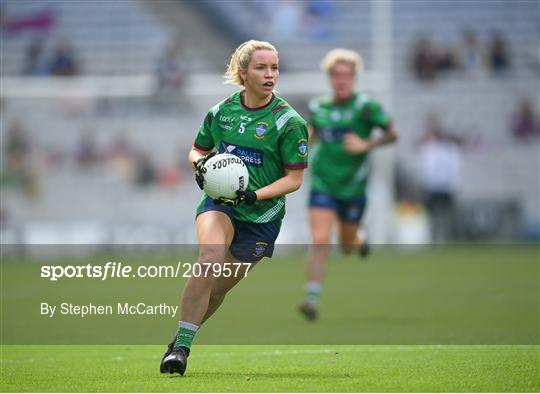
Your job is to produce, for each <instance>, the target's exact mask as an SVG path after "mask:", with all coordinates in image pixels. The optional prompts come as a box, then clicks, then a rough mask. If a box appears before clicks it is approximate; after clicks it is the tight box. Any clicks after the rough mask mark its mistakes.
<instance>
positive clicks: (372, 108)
mask: <svg viewBox="0 0 540 394" xmlns="http://www.w3.org/2000/svg"><path fill="white" fill-rule="evenodd" d="M362 117H363V118H364V120H366V121H367V122H369V123H370V124H371V125H373V126H377V127H381V128H386V127H388V125H389V124H390V122H391V121H392V120H391V119H390V116H388V114H387V113H386V112H384V110H383V108H382V106H381V105H380V104H379V103H377V102H376V101H370V102H368V103H366V105H365V106H364V108H363V110H362Z"/></svg>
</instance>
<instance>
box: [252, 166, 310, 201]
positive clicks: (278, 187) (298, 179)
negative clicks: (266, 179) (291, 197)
mask: <svg viewBox="0 0 540 394" xmlns="http://www.w3.org/2000/svg"><path fill="white" fill-rule="evenodd" d="M303 179H304V170H303V169H299V170H288V169H287V170H285V176H284V177H283V178H280V179H278V180H277V181H275V182H274V183H271V184H270V185H267V186H265V187H262V188H260V189H259V190H257V191H256V192H255V193H256V194H257V199H258V200H266V199H269V198H273V197H279V196H284V195H285V194H289V193H292V192H295V191H297V190H298V189H300V186H302V180H303Z"/></svg>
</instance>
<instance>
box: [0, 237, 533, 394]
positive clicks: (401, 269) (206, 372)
mask: <svg viewBox="0 0 540 394" xmlns="http://www.w3.org/2000/svg"><path fill="white" fill-rule="evenodd" d="M291 253H292V254H289V255H288V254H279V253H278V255H277V256H276V257H275V258H274V259H272V260H271V261H268V260H266V261H264V262H263V263H261V265H260V266H259V267H256V268H255V269H254V270H253V272H251V273H250V274H249V276H248V278H247V279H246V280H245V281H242V283H240V285H239V286H238V288H236V289H234V290H233V292H232V293H231V294H230V296H228V298H227V299H226V301H225V303H224V305H223V307H222V309H220V310H219V311H218V312H217V313H216V315H215V316H213V317H212V319H211V320H210V321H209V322H208V324H207V325H205V326H203V327H202V329H201V331H200V333H199V334H198V335H197V337H196V339H195V346H194V348H193V352H192V356H191V357H190V359H189V365H188V370H187V375H186V376H185V377H183V378H181V377H179V376H173V377H171V376H164V375H161V374H160V373H159V361H160V358H161V356H162V354H163V351H164V350H165V345H166V344H167V343H168V342H169V341H170V339H171V337H172V335H173V333H174V332H175V330H176V324H177V319H176V318H160V319H158V318H148V317H145V318H122V319H120V318H114V319H113V318H111V319H105V318H101V317H95V318H94V317H87V318H85V319H80V318H74V317H65V318H59V319H49V318H46V317H43V316H40V315H39V302H42V301H47V302H59V301H70V302H87V301H89V300H91V301H93V302H113V301H117V300H118V299H119V298H121V299H125V300H128V299H133V300H143V301H147V302H156V303H157V302H162V301H164V300H166V301H168V302H171V303H174V302H178V298H179V294H180V291H181V289H182V287H183V281H182V280H178V279H174V278H173V279H153V280H146V279H144V280H142V279H141V280H111V281H97V282H96V281H92V280H85V279H80V280H65V281H59V282H56V283H51V282H47V281H44V280H43V279H41V278H39V264H35V263H34V262H30V261H26V260H25V261H24V262H22V261H20V260H16V259H11V258H9V259H7V258H6V259H4V260H3V261H2V265H1V268H2V272H1V275H0V276H1V281H2V288H1V290H2V297H1V298H2V300H1V304H2V309H1V318H0V325H1V328H2V330H1V331H2V332H1V334H2V337H1V339H2V346H1V347H0V350H1V355H0V359H1V363H0V366H1V386H0V391H2V392H6V391H7V392H10V391H13V392H22V391H26V392H36V391H37V392H40V391H45V392H115V391H120V392H122V391H124V392H148V391H151V392H156V391H157V392H159V391H164V392H166V391H169V392H194V391H195V392H196V391H203V392H226V391H250V392H272V391H274V392H276V391H277V392H284V391H286V392H291V391H293V392H294V391H308V392H317V391H318V392H324V391H326V392H328V391H330V392H336V391H338V392H339V391H343V392H355V391H371V392H373V391H375V392H385V391H422V392H437V391H445V392H471V391H492V392H502V391H514V392H523V391H527V392H538V391H540V346H539V343H540V340H539V336H540V308H539V305H540V281H539V278H540V276H539V272H540V269H539V268H540V253H539V248H538V247H535V246H528V247H525V246H513V247H503V246H470V245H468V246H467V245H461V246H453V247H445V248H424V249H414V250H408V251H403V250H391V249H389V250H376V251H375V253H374V255H373V256H372V257H370V259H369V262H362V261H361V260H359V259H358V258H357V257H355V256H351V257H342V256H341V255H339V254H336V253H334V254H332V257H331V261H330V263H329V265H328V278H327V281H326V283H325V288H324V292H323V298H322V305H321V306H322V310H321V320H320V321H318V322H317V323H315V324H310V323H307V322H305V321H304V320H303V319H302V318H301V317H300V316H299V314H298V313H297V311H296V307H297V305H298V303H299V302H300V301H301V300H302V298H303V297H304V292H303V289H302V287H303V283H304V272H303V271H304V270H303V262H304V259H305V248H304V252H303V253H302V248H300V251H299V250H296V251H294V250H293V251H291ZM152 256H153V260H148V261H145V262H146V263H168V262H170V261H171V259H170V258H169V257H163V256H161V257H159V256H157V255H152ZM122 257H123V258H122V259H121V260H122V261H124V262H129V263H135V262H136V261H135V259H134V257H133V255H129V254H126V255H125V256H122ZM10 259H11V261H10ZM100 260H101V259H100V258H96V257H94V258H93V261H100ZM172 261H174V260H172ZM53 262H54V260H53ZM85 262H88V260H87V259H79V260H72V261H67V263H70V264H81V263H85ZM60 343H62V344H66V345H59V344H60ZM83 343H84V344H93V345H85V346H83V345H80V344H83ZM122 343H124V344H123V345H121V344H122ZM45 344H48V345H45ZM67 344H72V345H67ZM148 344H154V345H148ZM155 344H161V345H155ZM456 344H458V345H460V346H454V345H456ZM499 344H504V346H499ZM477 345H481V346H477Z"/></svg>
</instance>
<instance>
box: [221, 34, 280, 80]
mask: <svg viewBox="0 0 540 394" xmlns="http://www.w3.org/2000/svg"><path fill="white" fill-rule="evenodd" d="M259 49H267V50H270V51H274V52H275V53H276V55H277V53H278V52H277V50H276V48H275V47H274V46H273V45H272V44H270V43H269V42H266V41H256V40H249V41H246V42H244V43H243V44H240V45H239V46H238V48H236V50H235V51H234V53H233V54H232V56H231V60H230V62H229V65H228V66H227V71H226V72H225V75H224V76H223V77H224V78H225V82H224V83H226V84H230V85H236V86H239V87H243V86H244V80H243V79H242V76H241V75H240V70H244V71H245V70H247V68H248V65H249V61H250V60H251V56H252V55H253V52H255V51H256V50H259Z"/></svg>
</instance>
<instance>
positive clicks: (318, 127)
mask: <svg viewBox="0 0 540 394" xmlns="http://www.w3.org/2000/svg"><path fill="white" fill-rule="evenodd" d="M321 66H322V68H323V70H324V71H325V72H326V73H327V74H328V78H329V80H330V85H331V87H332V94H331V95H327V96H322V97H318V98H315V99H313V100H312V101H311V102H310V104H309V111H310V126H311V127H310V138H312V141H313V140H315V141H317V142H318V145H317V151H316V153H315V155H314V159H313V165H312V172H311V193H310V198H309V218H310V228H311V235H312V243H313V245H312V247H311V249H310V252H309V255H308V261H307V267H306V273H307V284H306V293H307V294H306V300H305V302H304V303H302V304H301V305H300V312H301V313H302V314H303V315H304V316H305V317H306V318H307V319H308V320H315V319H317V317H318V306H319V298H320V293H321V289H322V281H323V277H324V264H325V262H326V259H327V255H328V249H329V245H330V243H331V237H332V228H333V226H334V224H335V223H336V222H337V223H338V227H339V242H340V245H341V250H342V251H343V253H346V254H350V253H353V252H354V253H359V254H360V255H361V256H364V257H365V256H367V254H368V252H369V248H368V244H367V242H366V240H361V239H360V238H359V237H358V226H359V223H360V220H361V219H362V215H363V213H364V209H365V206H366V187H367V181H368V175H369V162H368V154H369V152H370V151H371V150H372V149H374V148H376V147H377V146H379V145H384V144H388V143H392V142H394V141H395V140H396V138H397V135H396V132H395V130H394V127H393V125H392V122H391V120H390V118H389V116H388V115H387V114H386V113H385V112H384V111H383V109H382V108H381V106H380V104H379V103H377V102H376V101H374V100H372V99H371V98H370V97H369V96H367V95H366V94H359V93H356V92H355V91H354V88H355V82H356V76H357V74H358V73H359V72H360V71H361V69H362V59H361V58H360V55H358V53H356V52H354V51H350V50H346V49H334V50H331V51H330V52H328V53H327V55H326V56H325V58H324V59H323V61H322V63H321ZM376 128H379V129H381V130H382V131H383V134H382V135H381V136H380V137H376V138H371V136H372V131H373V130H374V129H376Z"/></svg>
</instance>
